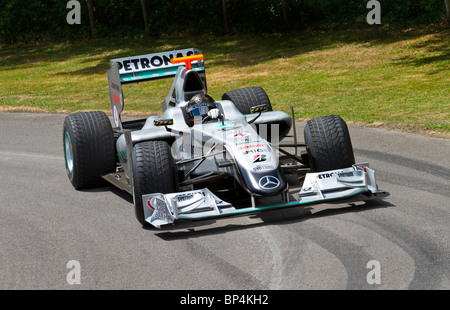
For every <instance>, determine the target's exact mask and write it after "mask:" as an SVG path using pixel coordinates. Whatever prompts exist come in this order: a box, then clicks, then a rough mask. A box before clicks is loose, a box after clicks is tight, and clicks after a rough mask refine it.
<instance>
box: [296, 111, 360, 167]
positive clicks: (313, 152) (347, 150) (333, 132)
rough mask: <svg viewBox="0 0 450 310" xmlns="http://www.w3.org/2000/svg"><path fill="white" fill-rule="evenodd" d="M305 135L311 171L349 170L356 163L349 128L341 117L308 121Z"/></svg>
mask: <svg viewBox="0 0 450 310" xmlns="http://www.w3.org/2000/svg"><path fill="white" fill-rule="evenodd" d="M304 135H305V143H306V149H307V151H308V156H309V163H310V168H311V171H314V172H321V171H327V170H336V169H342V168H348V167H351V166H352V165H353V164H354V163H355V156H354V153H353V147H352V143H351V140H350V134H349V132H348V127H347V124H346V123H345V121H344V120H343V119H342V118H341V117H340V116H338V115H329V116H322V117H318V118H315V119H312V120H310V121H308V122H307V123H306V126H305V131H304Z"/></svg>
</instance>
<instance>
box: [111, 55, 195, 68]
mask: <svg viewBox="0 0 450 310" xmlns="http://www.w3.org/2000/svg"><path fill="white" fill-rule="evenodd" d="M193 54H194V53H193V52H192V51H189V52H187V53H186V55H183V53H177V54H166V55H165V54H162V55H154V56H152V57H151V58H148V57H145V56H144V57H141V58H131V59H128V60H123V61H118V62H117V63H118V64H119V70H120V71H122V70H123V71H125V72H128V71H136V70H145V69H151V68H153V67H155V68H158V67H161V66H164V67H166V66H172V65H173V64H172V63H171V62H170V59H172V58H178V57H184V56H191V55H193Z"/></svg>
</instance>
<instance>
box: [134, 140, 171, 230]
mask: <svg viewBox="0 0 450 310" xmlns="http://www.w3.org/2000/svg"><path fill="white" fill-rule="evenodd" d="M131 157H132V169H133V193H134V211H135V215H136V219H137V220H138V221H139V223H141V224H142V225H143V226H144V227H149V226H150V224H149V223H148V222H146V221H145V215H144V209H143V208H144V206H143V204H142V195H146V194H153V193H161V194H167V193H174V192H176V189H177V186H176V177H175V163H174V160H173V157H172V152H171V148H170V146H169V144H168V143H167V142H165V141H145V142H141V143H137V144H136V145H135V146H134V147H133V152H132V155H131Z"/></svg>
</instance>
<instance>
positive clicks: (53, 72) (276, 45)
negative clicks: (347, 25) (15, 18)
mask: <svg viewBox="0 0 450 310" xmlns="http://www.w3.org/2000/svg"><path fill="white" fill-rule="evenodd" d="M188 47H197V48H199V49H201V50H203V52H204V54H205V63H206V70H207V79H208V90H209V93H210V95H211V96H213V97H214V98H216V99H220V98H221V96H222V94H223V93H224V92H226V91H228V90H232V89H236V88H240V87H246V86H261V87H263V88H264V89H265V90H266V92H267V93H268V95H269V97H270V99H271V101H272V104H273V106H274V108H275V109H281V110H284V111H286V112H288V111H289V107H290V105H293V106H294V107H295V111H296V116H297V117H298V118H300V119H310V118H313V117H318V116H322V115H328V114H338V115H341V116H342V117H343V118H344V119H345V120H346V121H347V122H354V123H362V124H367V125H372V126H373V125H379V126H391V127H395V128H398V129H402V130H408V131H416V132H437V133H442V134H444V135H447V134H449V133H450V115H449V112H450V87H449V85H450V35H449V30H448V28H447V29H446V28H444V27H440V26H423V27H417V28H411V29H388V28H377V27H372V28H368V29H364V30H352V31H350V30H349V31H333V32H307V33H306V32H305V33H293V34H283V35H282V34H272V35H259V36H249V35H245V36H244V35H240V36H225V37H208V36H200V37H187V38H186V37H183V38H181V37H165V38H159V39H154V38H147V37H144V38H143V37H136V38H121V39H115V38H109V39H98V40H90V41H82V42H66V43H45V44H44V43H40V44H32V45H23V44H15V45H1V46H0V48H1V50H0V103H1V106H0V110H7V111H46V112H63V113H70V112H74V111H80V110H104V111H107V112H108V113H110V112H109V110H110V104H109V93H108V85H107V80H106V70H107V69H108V64H109V59H112V58H118V57H125V56H130V55H139V54H147V53H153V52H158V51H166V50H172V49H181V48H188ZM171 83H172V80H171V79H168V80H160V81H155V82H147V83H140V84H132V85H125V86H124V95H125V112H126V113H129V114H134V115H138V114H160V112H161V110H160V104H161V102H162V100H163V99H164V98H165V96H166V95H167V92H168V91H169V88H170V86H171Z"/></svg>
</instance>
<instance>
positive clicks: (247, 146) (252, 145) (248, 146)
mask: <svg viewBox="0 0 450 310" xmlns="http://www.w3.org/2000/svg"><path fill="white" fill-rule="evenodd" d="M265 146H266V145H265V144H248V145H245V146H240V147H238V151H242V150H246V149H253V148H257V147H265Z"/></svg>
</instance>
